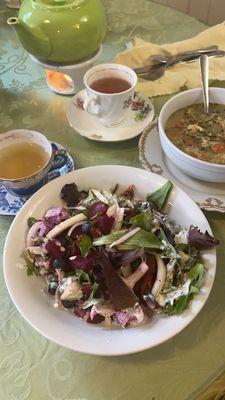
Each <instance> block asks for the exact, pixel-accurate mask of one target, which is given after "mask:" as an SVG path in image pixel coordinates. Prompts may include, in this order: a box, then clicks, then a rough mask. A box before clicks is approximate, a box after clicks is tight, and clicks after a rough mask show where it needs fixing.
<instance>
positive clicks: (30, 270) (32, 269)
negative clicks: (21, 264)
mask: <svg viewBox="0 0 225 400" xmlns="http://www.w3.org/2000/svg"><path fill="white" fill-rule="evenodd" d="M22 258H23V259H24V261H25V263H26V268H27V275H28V276H31V275H37V274H38V271H37V267H36V266H35V263H34V261H33V260H32V259H31V258H30V257H29V254H28V253H24V254H23V255H22Z"/></svg>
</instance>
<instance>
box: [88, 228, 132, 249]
mask: <svg viewBox="0 0 225 400" xmlns="http://www.w3.org/2000/svg"><path fill="white" fill-rule="evenodd" d="M127 232H128V229H123V230H121V231H116V232H113V233H110V234H109V235H105V236H101V237H100V238H97V239H95V240H94V241H93V245H94V246H102V245H104V244H111V243H113V242H115V241H116V240H118V239H120V238H121V237H122V236H124V235H125V234H126V233H127Z"/></svg>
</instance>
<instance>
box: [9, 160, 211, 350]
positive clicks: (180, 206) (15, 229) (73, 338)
mask: <svg viewBox="0 0 225 400" xmlns="http://www.w3.org/2000/svg"><path fill="white" fill-rule="evenodd" d="M72 182H76V183H77V184H78V186H79V187H80V188H84V189H87V188H88V187H90V186H91V187H96V188H100V189H103V188H106V187H114V186H115V184H116V183H119V185H120V187H121V189H123V188H125V187H127V186H128V185H129V184H131V183H133V184H134V185H135V186H136V197H139V198H144V196H145V195H146V194H147V193H148V192H151V191H153V190H155V189H156V188H158V187H160V186H161V185H162V184H163V183H165V179H164V178H162V177H161V176H159V175H156V174H152V173H149V172H148V171H144V170H142V169H137V168H132V167H125V166H115V165H113V166H97V167H89V168H84V169H80V170H77V171H73V172H71V173H69V174H67V175H66V176H62V177H60V178H58V179H56V180H54V181H52V182H50V183H49V184H47V185H46V186H44V187H43V188H42V189H41V190H39V191H38V192H37V193H35V194H34V195H33V196H32V197H31V198H30V199H29V200H28V201H27V203H26V204H25V205H24V207H23V208H22V209H21V211H20V212H19V214H18V215H17V216H16V218H15V220H14V222H13V223H12V225H11V228H10V230H9V233H8V236H7V239H6V242H5V248H4V256H3V263H4V276H5V281H6V285H7V288H8V291H9V293H10V295H11V298H12V300H13V302H14V303H15V305H16V307H17V309H18V310H19V312H20V313H21V314H22V316H23V317H24V318H25V319H26V321H28V322H29V323H30V324H31V325H32V326H33V328H35V329H36V330H37V331H38V332H40V333H41V334H42V335H44V336H45V337H46V338H48V339H50V340H52V341H53V342H56V343H58V344H60V345H62V346H65V347H68V348H70V349H72V350H76V351H80V352H83V353H89V354H98V355H108V356H111V355H121V354H129V353H135V352H138V351H141V350H145V349H149V348H151V347H154V346H156V345H158V344H160V343H163V342H164V341H166V340H168V339H170V338H171V337H173V336H174V335H176V334H177V333H179V332H180V331H181V330H182V329H184V328H185V327H186V326H187V325H188V324H189V323H190V322H191V321H192V320H193V319H194V318H195V317H196V315H197V314H198V313H199V311H200V310H201V308H202V307H203V305H204V304H205V302H206V300H207V297H208V296H209V293H210V291H211V288H212V285H213V280H214V277H215V272H216V252H215V250H210V251H206V252H204V260H205V265H206V266H207V268H208V271H207V273H206V277H205V282H204V286H203V287H202V289H201V292H200V294H198V295H196V296H195V299H194V301H192V302H191V303H190V306H189V308H188V309H187V310H186V311H185V312H184V313H183V314H182V316H172V317H166V316H155V317H154V318H153V319H152V320H151V321H150V322H149V323H146V324H144V325H141V326H137V327H134V328H128V329H117V328H115V329H109V328H106V327H100V326H94V325H91V324H89V325H88V324H86V323H85V322H84V321H82V320H80V319H79V318H77V317H76V316H73V315H72V314H71V313H69V312H68V313H67V312H65V311H64V310H59V309H55V308H54V307H53V302H54V300H53V299H52V298H50V297H49V296H48V295H43V293H42V289H43V287H44V284H43V282H42V281H41V279H40V278H36V277H27V275H26V272H25V271H24V270H21V269H20V268H19V265H20V263H21V261H20V260H21V259H20V256H21V253H22V252H23V250H24V246H25V234H26V231H27V218H28V217H29V216H31V215H32V216H35V217H38V216H42V215H43V213H44V212H45V210H46V209H49V208H50V207H52V206H57V205H59V204H60V197H59V193H60V190H61V188H62V186H63V185H64V184H65V183H72ZM187 210H188V213H187ZM167 211H168V213H169V216H170V218H171V219H174V220H176V221H177V222H179V223H180V224H182V225H184V226H189V225H191V224H194V225H198V226H199V228H200V229H202V230H206V229H207V230H208V232H209V233H211V229H210V226H209V224H208V222H207V220H206V218H205V216H204V215H203V213H202V211H201V210H200V209H199V207H198V206H197V205H196V204H195V203H194V202H193V200H191V198H190V197H189V196H188V195H187V194H186V193H184V192H183V191H182V190H181V189H179V188H178V187H176V186H175V187H174V188H173V190H172V193H171V195H170V201H169V205H168V210H167ZM15 243H16V246H15Z"/></svg>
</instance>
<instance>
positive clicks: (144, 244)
mask: <svg viewBox="0 0 225 400" xmlns="http://www.w3.org/2000/svg"><path fill="white" fill-rule="evenodd" d="M127 232H128V229H124V230H122V231H118V232H113V233H111V234H110V235H106V236H101V237H100V238H98V239H95V240H94V242H93V245H94V246H102V245H104V244H111V243H113V242H114V241H116V240H117V239H120V238H121V237H122V236H124V235H125V234H126V233H127ZM122 246H123V250H126V249H128V250H129V249H133V248H136V247H141V248H146V249H160V248H161V240H160V239H158V238H157V237H156V236H155V235H153V233H151V232H147V231H145V230H144V229H141V230H140V231H139V232H137V233H135V235H133V236H131V237H130V238H129V239H127V240H126V241H125V242H124V243H123V245H122Z"/></svg>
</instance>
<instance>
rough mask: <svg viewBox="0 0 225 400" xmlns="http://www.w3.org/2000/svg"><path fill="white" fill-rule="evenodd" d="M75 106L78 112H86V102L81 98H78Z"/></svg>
mask: <svg viewBox="0 0 225 400" xmlns="http://www.w3.org/2000/svg"><path fill="white" fill-rule="evenodd" d="M74 105H75V107H76V108H78V110H80V111H84V100H82V99H81V98H80V97H77V98H76V101H75V103H74Z"/></svg>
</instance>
